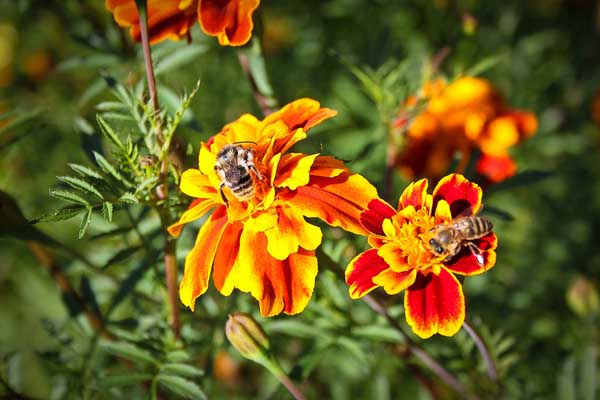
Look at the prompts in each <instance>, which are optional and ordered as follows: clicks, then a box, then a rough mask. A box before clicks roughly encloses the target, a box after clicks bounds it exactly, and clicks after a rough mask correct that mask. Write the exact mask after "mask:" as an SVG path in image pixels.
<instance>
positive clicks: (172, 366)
mask: <svg viewBox="0 0 600 400" xmlns="http://www.w3.org/2000/svg"><path fill="white" fill-rule="evenodd" d="M160 373H161V374H167V375H177V376H184V377H189V378H194V377H198V376H203V375H204V371H203V370H201V369H200V368H196V367H194V366H192V365H189V364H183V363H168V364H163V365H161V366H160Z"/></svg>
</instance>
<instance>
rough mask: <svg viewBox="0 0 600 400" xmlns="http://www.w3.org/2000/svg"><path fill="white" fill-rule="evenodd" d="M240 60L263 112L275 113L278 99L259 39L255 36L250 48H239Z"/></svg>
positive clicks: (266, 113)
mask: <svg viewBox="0 0 600 400" xmlns="http://www.w3.org/2000/svg"><path fill="white" fill-rule="evenodd" d="M238 60H239V61H240V66H241V67H242V71H243V72H244V75H246V78H247V79H248V81H249V82H250V85H251V86H252V92H253V93H254V98H255V99H256V102H257V103H258V106H259V107H260V109H261V110H262V113H263V114H264V115H265V116H267V115H269V114H271V113H273V111H275V110H276V109H277V99H276V98H275V95H274V93H273V88H272V87H271V83H270V82H269V76H268V75H267V69H266V67H265V59H264V57H263V54H262V49H261V46H260V42H259V40H258V39H254V38H253V39H252V44H251V45H250V46H249V47H248V48H245V49H241V50H239V51H238Z"/></svg>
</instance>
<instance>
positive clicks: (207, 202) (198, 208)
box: [168, 199, 217, 237]
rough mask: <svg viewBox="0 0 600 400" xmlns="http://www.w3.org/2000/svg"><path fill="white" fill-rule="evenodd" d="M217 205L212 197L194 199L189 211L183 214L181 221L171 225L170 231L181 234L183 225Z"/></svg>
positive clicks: (174, 234)
mask: <svg viewBox="0 0 600 400" xmlns="http://www.w3.org/2000/svg"><path fill="white" fill-rule="evenodd" d="M216 205H217V203H215V202H214V201H213V200H212V199H196V200H194V201H193V202H192V204H190V207H189V208H188V209H187V211H186V212H184V213H183V214H181V217H180V218H179V221H177V222H175V223H174V224H173V225H171V226H169V228H168V230H169V233H170V234H171V235H172V236H175V237H177V236H179V235H180V234H181V230H182V229H183V225H185V224H187V223H188V222H192V221H195V220H197V219H198V218H200V217H202V216H203V215H204V214H206V213H207V212H208V211H209V210H210V209H211V208H213V207H214V206H216Z"/></svg>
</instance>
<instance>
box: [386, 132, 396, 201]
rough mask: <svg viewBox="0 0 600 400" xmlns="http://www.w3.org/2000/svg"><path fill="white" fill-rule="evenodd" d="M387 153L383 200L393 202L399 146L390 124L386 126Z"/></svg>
mask: <svg viewBox="0 0 600 400" xmlns="http://www.w3.org/2000/svg"><path fill="white" fill-rule="evenodd" d="M386 125H387V126H386V137H387V145H386V153H385V175H384V178H383V179H384V180H383V198H384V199H385V200H387V201H388V202H390V203H391V202H392V196H393V195H394V174H395V172H396V158H397V157H398V144H397V143H396V140H395V138H394V130H393V129H392V128H391V126H390V124H386Z"/></svg>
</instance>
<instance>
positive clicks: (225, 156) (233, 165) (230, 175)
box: [214, 143, 263, 204]
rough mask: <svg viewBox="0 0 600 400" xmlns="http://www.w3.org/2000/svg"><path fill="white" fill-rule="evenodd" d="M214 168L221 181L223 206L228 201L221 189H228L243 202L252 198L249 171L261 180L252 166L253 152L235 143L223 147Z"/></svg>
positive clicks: (252, 185) (252, 191) (251, 182)
mask: <svg viewBox="0 0 600 400" xmlns="http://www.w3.org/2000/svg"><path fill="white" fill-rule="evenodd" d="M214 168H215V172H216V173H217V175H219V178H220V179H221V185H220V186H219V191H220V192H221V198H222V199H223V201H224V202H225V204H227V202H228V201H227V197H225V193H224V192H223V187H227V188H229V190H231V193H233V195H234V196H235V198H236V199H238V200H240V201H245V200H249V199H251V198H252V196H254V181H253V180H252V176H251V175H250V171H252V172H253V173H254V175H255V176H256V178H257V179H259V180H262V179H263V177H262V175H261V174H260V172H258V169H256V166H255V165H254V151H253V150H252V149H250V148H244V147H242V146H240V145H239V144H237V143H233V144H228V145H225V146H224V147H223V148H222V149H221V150H220V151H219V152H218V153H217V161H216V162H215V167H214Z"/></svg>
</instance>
